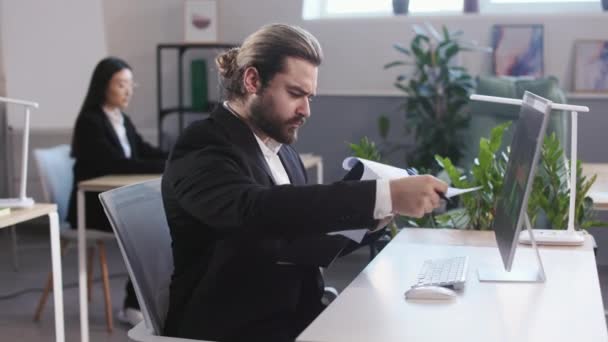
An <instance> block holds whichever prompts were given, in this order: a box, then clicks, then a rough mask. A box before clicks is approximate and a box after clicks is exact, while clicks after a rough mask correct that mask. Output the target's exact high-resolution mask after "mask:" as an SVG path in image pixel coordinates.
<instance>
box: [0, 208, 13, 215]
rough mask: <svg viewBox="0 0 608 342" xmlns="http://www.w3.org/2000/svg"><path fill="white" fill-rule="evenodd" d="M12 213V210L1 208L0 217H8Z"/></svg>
mask: <svg viewBox="0 0 608 342" xmlns="http://www.w3.org/2000/svg"><path fill="white" fill-rule="evenodd" d="M10 213H11V208H0V217H2V216H8V215H9V214H10Z"/></svg>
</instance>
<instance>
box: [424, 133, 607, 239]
mask: <svg viewBox="0 0 608 342" xmlns="http://www.w3.org/2000/svg"><path fill="white" fill-rule="evenodd" d="M510 125H511V123H510V122H506V123H504V124H501V125H499V126H497V127H495V128H494V129H492V132H491V135H490V138H489V139H486V138H482V139H481V141H480V143H479V156H478V157H477V158H476V160H475V164H474V165H473V167H472V168H471V171H470V172H469V173H467V174H464V173H463V172H462V171H460V170H459V169H457V168H456V167H455V166H454V164H453V163H452V162H451V160H450V158H444V157H441V156H436V160H437V162H438V163H439V165H440V166H441V167H442V168H443V169H444V170H445V171H446V172H447V174H448V175H449V177H450V180H451V182H452V185H453V186H455V187H459V188H469V187H474V186H481V187H482V189H481V190H479V191H477V192H471V193H467V194H464V195H462V196H460V200H461V204H462V207H461V208H459V209H455V210H452V211H449V212H447V213H445V214H442V215H439V216H437V217H436V220H437V223H438V225H440V226H444V227H451V228H464V229H480V230H483V229H490V228H491V227H492V223H493V221H494V211H493V209H494V207H495V204H496V200H497V197H498V194H500V191H501V189H502V185H503V179H504V174H505V170H506V167H507V164H508V161H509V152H510V151H509V149H506V150H501V146H502V139H503V135H504V133H505V131H506V130H507V129H509V127H510ZM563 153H564V151H563V148H562V147H561V146H560V144H559V140H558V139H557V137H556V136H555V134H554V133H553V134H551V135H550V136H548V137H546V138H545V139H544V141H543V146H542V149H541V158H540V165H539V167H538V171H537V174H536V176H535V179H534V184H533V188H532V193H531V195H530V199H529V203H528V208H527V211H528V215H529V217H530V220H531V222H532V225H533V226H535V224H537V223H538V221H539V220H538V219H539V217H540V216H545V217H546V219H547V221H548V224H549V226H550V227H549V228H554V229H565V228H566V223H567V221H568V202H569V197H570V188H569V186H568V184H567V179H568V174H569V172H570V170H569V169H568V166H567V165H566V163H564V159H563ZM568 165H569V164H568ZM580 165H581V163H580V161H578V167H577V175H578V177H577V182H576V187H577V190H576V191H577V192H576V193H577V195H576V200H575V226H576V227H577V228H589V227H593V226H598V225H602V224H603V222H599V221H596V220H595V219H594V213H593V211H592V207H593V201H592V200H591V198H589V197H588V196H587V192H588V190H589V188H590V187H591V185H593V182H595V176H594V177H591V178H589V179H587V178H586V177H584V176H582V170H581V166H580ZM535 227H536V226H535ZM537 228H539V227H537Z"/></svg>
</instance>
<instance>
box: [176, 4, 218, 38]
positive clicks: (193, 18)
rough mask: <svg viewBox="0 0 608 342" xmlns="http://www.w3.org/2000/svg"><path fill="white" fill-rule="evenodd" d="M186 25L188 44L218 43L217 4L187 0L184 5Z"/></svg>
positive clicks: (185, 33) (185, 32) (185, 36)
mask: <svg viewBox="0 0 608 342" xmlns="http://www.w3.org/2000/svg"><path fill="white" fill-rule="evenodd" d="M184 25H185V31H184V40H185V41H186V42H188V43H214V42H217V26H218V25H217V2H216V1H215V0H187V1H186V2H185V3H184Z"/></svg>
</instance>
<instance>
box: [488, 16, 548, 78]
mask: <svg viewBox="0 0 608 342" xmlns="http://www.w3.org/2000/svg"><path fill="white" fill-rule="evenodd" d="M543 45H544V44H543V26H542V25H494V26H493V28H492V48H493V49H494V54H493V67H494V74H495V75H497V76H529V77H541V76H542V75H543V68H544V66H543V58H544V57H543Z"/></svg>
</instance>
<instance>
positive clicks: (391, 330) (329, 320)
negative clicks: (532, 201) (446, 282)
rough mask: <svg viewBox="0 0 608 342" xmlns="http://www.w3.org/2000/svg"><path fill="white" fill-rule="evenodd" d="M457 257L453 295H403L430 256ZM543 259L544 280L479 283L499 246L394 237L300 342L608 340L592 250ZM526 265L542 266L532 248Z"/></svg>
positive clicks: (520, 254) (555, 251) (547, 253)
mask: <svg viewBox="0 0 608 342" xmlns="http://www.w3.org/2000/svg"><path fill="white" fill-rule="evenodd" d="M473 233H481V234H482V235H483V234H486V235H487V233H486V232H473ZM473 235H474V234H473ZM459 255H468V256H469V271H468V275H467V283H466V287H465V289H464V291H463V292H462V293H460V294H459V296H458V297H457V298H456V299H455V300H452V301H433V302H429V301H420V300H419V301H413V300H408V301H406V300H405V299H404V292H405V291H406V290H407V289H408V288H409V287H410V286H411V285H412V284H413V283H414V280H415V277H416V275H417V273H418V271H419V269H420V267H421V266H422V263H423V261H424V260H425V259H428V258H440V257H451V256H459ZM541 258H542V259H543V264H544V266H545V272H546V275H547V281H546V282H545V283H540V284H531V283H522V284H506V283H481V282H479V280H478V278H477V274H476V272H477V269H478V268H479V267H480V266H483V267H496V268H498V269H502V261H501V260H500V255H499V253H498V250H497V249H496V248H494V247H482V246H479V245H478V246H457V245H453V244H452V245H450V244H421V243H409V242H403V241H402V242H397V241H393V242H392V243H390V244H389V245H388V246H387V247H386V248H385V249H384V250H382V252H381V253H380V254H379V255H378V256H377V257H376V258H375V259H374V260H373V261H372V262H371V263H370V264H369V265H368V266H367V267H366V268H365V270H364V271H363V272H362V273H361V274H360V275H359V276H357V278H356V279H355V280H354V281H353V282H352V283H351V284H350V285H349V286H348V287H347V288H346V289H345V290H344V291H343V292H342V294H340V296H338V298H337V299H336V300H335V301H334V302H333V303H332V304H331V305H330V306H329V307H328V308H327V309H326V310H325V311H324V312H323V313H322V314H321V315H320V316H319V317H318V318H317V319H316V320H315V321H314V322H313V323H312V324H311V325H310V326H309V327H308V328H306V330H304V332H303V333H302V334H301V335H300V336H299V337H298V341H328V342H329V341H331V342H340V341H344V342H358V341H361V342H363V341H382V342H390V341H400V342H401V341H465V340H466V341H484V342H485V341H535V342H536V341H552V342H553V341H586V342H588V341H606V340H608V334H607V331H606V322H605V319H604V310H603V308H602V296H601V293H600V288H599V281H598V276H597V270H596V265H595V259H594V255H593V251H592V250H590V249H587V248H582V247H579V248H575V249H568V248H551V249H542V250H541ZM522 265H529V266H535V265H536V261H535V256H534V254H533V250H532V249H530V248H521V249H518V250H517V253H516V256H515V263H514V269H516V268H517V267H521V266H522Z"/></svg>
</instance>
